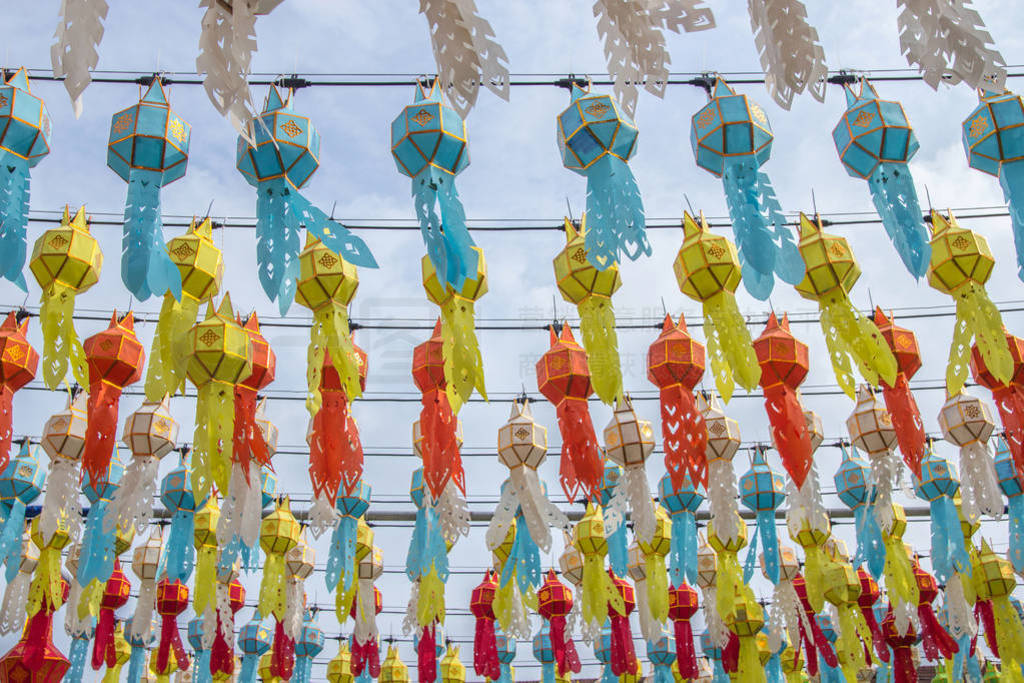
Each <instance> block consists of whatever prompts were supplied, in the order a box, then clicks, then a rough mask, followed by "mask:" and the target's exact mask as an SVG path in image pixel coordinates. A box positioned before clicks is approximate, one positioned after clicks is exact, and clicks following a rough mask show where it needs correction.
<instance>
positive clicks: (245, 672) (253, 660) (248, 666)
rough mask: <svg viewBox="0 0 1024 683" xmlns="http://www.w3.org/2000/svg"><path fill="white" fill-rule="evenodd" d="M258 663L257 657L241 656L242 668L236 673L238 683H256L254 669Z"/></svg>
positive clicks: (258, 658)
mask: <svg viewBox="0 0 1024 683" xmlns="http://www.w3.org/2000/svg"><path fill="white" fill-rule="evenodd" d="M259 663H260V656H259V655H243V656H242V668H241V669H240V670H239V672H238V683H256V668H257V667H258V666H259Z"/></svg>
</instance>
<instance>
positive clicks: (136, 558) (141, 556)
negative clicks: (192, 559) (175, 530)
mask: <svg viewBox="0 0 1024 683" xmlns="http://www.w3.org/2000/svg"><path fill="white" fill-rule="evenodd" d="M163 540H164V539H163V531H161V527H154V528H153V530H152V531H151V532H150V534H149V538H147V539H146V541H145V542H144V543H142V544H141V545H139V546H137V547H136V548H135V550H134V551H133V552H132V573H133V574H135V576H136V577H137V578H138V579H139V586H138V593H137V594H136V598H135V612H134V613H133V615H132V618H131V622H130V624H129V625H128V632H127V637H128V638H129V640H131V641H132V646H133V647H135V643H136V642H139V641H145V640H148V639H149V636H150V632H151V631H152V621H153V610H154V608H155V607H156V580H157V571H158V570H159V568H160V552H161V550H163ZM140 644H141V643H140Z"/></svg>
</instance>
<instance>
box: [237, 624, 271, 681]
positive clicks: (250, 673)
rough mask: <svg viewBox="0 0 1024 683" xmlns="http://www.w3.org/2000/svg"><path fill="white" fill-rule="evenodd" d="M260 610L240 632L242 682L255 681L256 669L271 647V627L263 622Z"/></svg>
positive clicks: (239, 647)
mask: <svg viewBox="0 0 1024 683" xmlns="http://www.w3.org/2000/svg"><path fill="white" fill-rule="evenodd" d="M262 621H263V617H262V616H260V612H259V610H256V611H255V612H254V613H253V615H252V621H250V622H249V623H248V624H246V625H245V626H243V627H242V629H241V630H240V631H239V632H238V649H239V650H241V652H242V668H241V670H240V671H239V672H238V680H239V682H240V683H254V682H255V680H256V669H257V667H258V666H259V663H260V657H262V656H263V655H264V654H265V653H266V652H267V651H268V650H269V649H270V640H271V638H270V629H268V628H267V627H265V626H263V624H262V623H261V622H262Z"/></svg>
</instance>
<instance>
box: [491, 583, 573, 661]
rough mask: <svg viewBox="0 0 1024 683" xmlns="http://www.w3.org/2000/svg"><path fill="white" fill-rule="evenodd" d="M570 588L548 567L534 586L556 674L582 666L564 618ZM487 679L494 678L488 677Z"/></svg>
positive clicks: (570, 593) (569, 599)
mask: <svg viewBox="0 0 1024 683" xmlns="http://www.w3.org/2000/svg"><path fill="white" fill-rule="evenodd" d="M572 602H573V598H572V590H571V589H570V588H569V587H568V586H566V585H565V584H564V583H562V582H561V581H559V580H558V577H557V576H555V570H554V569H549V570H548V573H547V576H546V577H544V583H542V584H541V586H540V588H539V589H538V590H537V613H538V614H540V616H541V618H542V619H546V620H547V621H548V623H549V624H550V627H549V634H550V638H551V651H552V652H553V653H554V655H555V666H556V667H557V670H558V675H559V676H563V677H564V676H565V675H566V673H567V672H569V671H572V672H573V673H579V672H580V669H581V668H582V664H581V662H580V657H579V654H578V653H577V652H576V646H575V645H574V644H573V642H572V638H571V637H570V635H569V634H568V633H567V632H566V628H565V618H566V616H568V614H569V612H571V611H572ZM491 680H497V679H496V678H494V677H491Z"/></svg>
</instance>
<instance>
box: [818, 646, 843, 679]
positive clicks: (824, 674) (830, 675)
mask: <svg viewBox="0 0 1024 683" xmlns="http://www.w3.org/2000/svg"><path fill="white" fill-rule="evenodd" d="M818 672H819V674H820V677H819V680H820V681H821V683H844V681H845V680H846V678H845V677H844V676H843V670H842V669H840V668H839V667H838V666H830V665H829V663H828V662H826V661H825V657H824V656H823V655H822V654H821V653H819V654H818Z"/></svg>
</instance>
